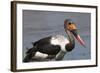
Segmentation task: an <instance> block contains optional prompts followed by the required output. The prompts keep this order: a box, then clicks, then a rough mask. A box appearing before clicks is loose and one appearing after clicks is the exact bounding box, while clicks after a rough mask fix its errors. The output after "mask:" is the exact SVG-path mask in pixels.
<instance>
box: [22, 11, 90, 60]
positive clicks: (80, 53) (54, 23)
mask: <svg viewBox="0 0 100 73" xmlns="http://www.w3.org/2000/svg"><path fill="white" fill-rule="evenodd" d="M90 16H91V15H90V14H89V13H76V12H50V11H34V10H23V58H24V57H25V52H26V47H28V48H30V47H32V43H31V42H35V41H37V40H39V39H41V38H44V37H47V36H50V35H57V34H61V35H64V36H66V33H65V31H64V20H65V19H66V18H67V19H69V18H70V19H72V20H73V22H75V23H76V25H77V29H78V31H79V34H80V36H81V38H82V39H83V40H84V41H85V44H86V48H84V47H83V46H81V45H80V43H78V42H77V41H76V40H75V48H74V50H73V51H72V52H68V53H67V54H66V55H65V57H64V59H63V60H82V59H90V58H91V47H90V46H91V45H90V42H91V40H90V24H91V23H90V22H91V21H90V18H91V17H90ZM66 37H67V36H66Z"/></svg>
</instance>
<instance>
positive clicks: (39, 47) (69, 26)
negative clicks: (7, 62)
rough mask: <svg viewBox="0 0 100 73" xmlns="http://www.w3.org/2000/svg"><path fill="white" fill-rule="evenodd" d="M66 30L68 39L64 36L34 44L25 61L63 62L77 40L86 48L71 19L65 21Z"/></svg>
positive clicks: (43, 39)
mask: <svg viewBox="0 0 100 73" xmlns="http://www.w3.org/2000/svg"><path fill="white" fill-rule="evenodd" d="M64 29H65V32H66V34H67V36H68V39H67V37H65V36H63V35H56V36H48V37H45V38H42V39H40V40H38V41H36V42H34V43H32V44H33V47H32V48H30V49H28V50H27V52H26V57H25V58H24V60H23V61H24V62H31V61H45V60H46V61H47V60H62V59H63V58H64V56H65V54H66V53H67V52H70V51H72V50H73V48H74V47H75V38H76V39H77V40H78V42H80V44H81V45H83V46H84V47H85V43H84V41H83V40H82V39H81V37H80V36H79V35H78V32H77V28H76V25H75V23H73V22H72V20H71V19H66V20H65V21H64Z"/></svg>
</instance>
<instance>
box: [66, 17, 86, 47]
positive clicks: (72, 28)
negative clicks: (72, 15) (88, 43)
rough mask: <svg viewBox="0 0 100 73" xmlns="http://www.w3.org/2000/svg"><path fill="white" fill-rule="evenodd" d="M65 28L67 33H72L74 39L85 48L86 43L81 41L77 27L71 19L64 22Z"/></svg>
mask: <svg viewBox="0 0 100 73" xmlns="http://www.w3.org/2000/svg"><path fill="white" fill-rule="evenodd" d="M64 28H65V31H66V32H67V31H69V32H70V33H72V34H73V35H74V37H75V38H76V39H77V40H78V42H80V44H81V45H83V46H84V47H85V43H84V41H83V40H82V39H81V37H80V36H79V34H78V31H77V27H76V25H75V23H73V22H72V20H71V19H66V20H65V21H64Z"/></svg>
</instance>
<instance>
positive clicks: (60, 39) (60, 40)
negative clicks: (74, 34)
mask: <svg viewBox="0 0 100 73" xmlns="http://www.w3.org/2000/svg"><path fill="white" fill-rule="evenodd" d="M68 43H69V40H68V39H67V38H66V37H64V36H62V35H57V36H54V37H52V39H51V44H53V45H60V46H61V50H62V51H64V52H66V50H65V45H66V44H68Z"/></svg>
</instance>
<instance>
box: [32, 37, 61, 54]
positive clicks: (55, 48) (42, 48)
mask: <svg viewBox="0 0 100 73" xmlns="http://www.w3.org/2000/svg"><path fill="white" fill-rule="evenodd" d="M51 38H52V37H51V36H50V37H46V38H43V39H40V40H39V41H36V42H34V43H33V46H34V47H36V48H37V51H39V52H41V53H45V54H49V55H56V54H57V53H58V52H59V51H60V49H61V47H60V46H59V45H52V44H51V43H50V40H51Z"/></svg>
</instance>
